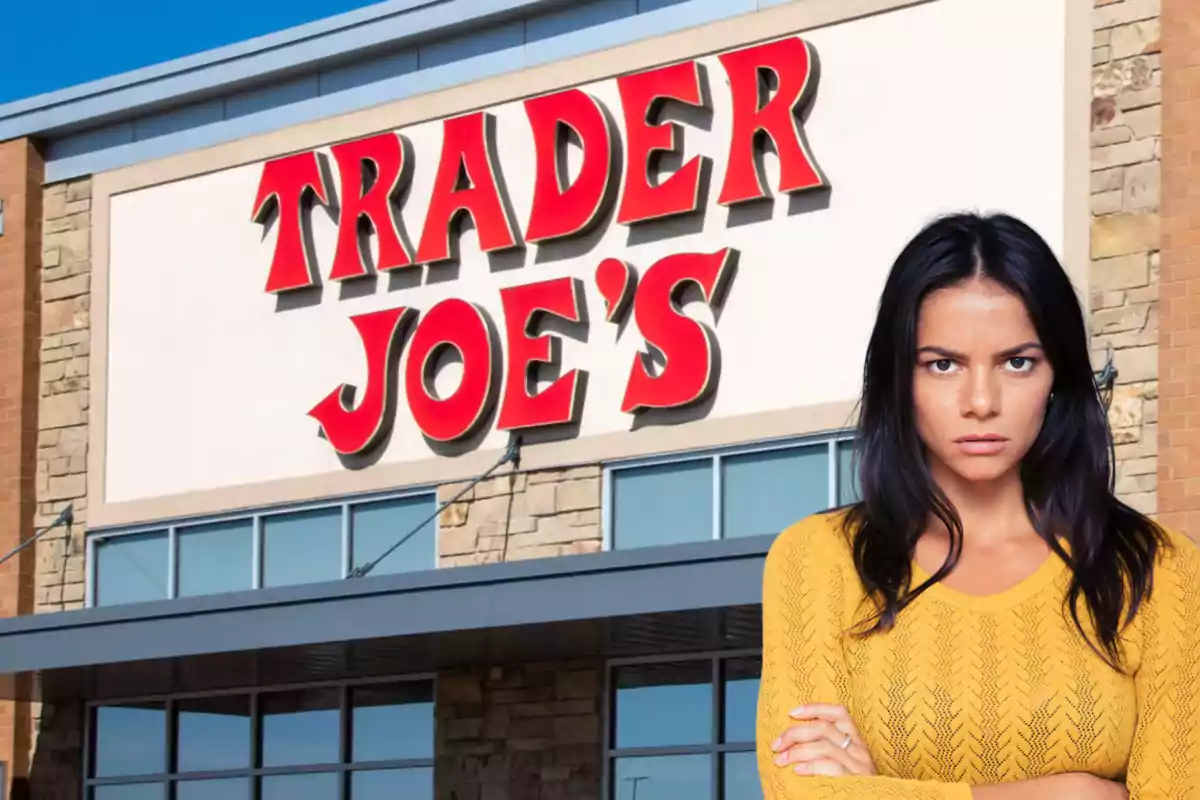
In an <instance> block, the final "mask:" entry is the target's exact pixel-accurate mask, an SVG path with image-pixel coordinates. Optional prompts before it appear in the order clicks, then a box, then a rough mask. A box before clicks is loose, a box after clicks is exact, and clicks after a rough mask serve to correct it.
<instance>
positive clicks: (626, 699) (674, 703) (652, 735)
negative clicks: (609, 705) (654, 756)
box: [614, 661, 713, 749]
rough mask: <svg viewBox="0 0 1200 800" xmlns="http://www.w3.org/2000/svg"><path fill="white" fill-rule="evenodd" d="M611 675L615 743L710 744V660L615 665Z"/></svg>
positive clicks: (657, 744)
mask: <svg viewBox="0 0 1200 800" xmlns="http://www.w3.org/2000/svg"><path fill="white" fill-rule="evenodd" d="M614 679H615V680H614V682H615V684H616V697H615V700H614V714H615V719H616V726H615V731H616V742H615V745H616V747H618V748H622V749H624V748H631V747H670V746H675V745H687V744H705V743H709V742H712V738H713V707H712V700H713V695H712V662H711V661H688V662H683V663H678V664H646V665H639V666H634V667H621V668H619V669H617V670H616V672H615V675H614Z"/></svg>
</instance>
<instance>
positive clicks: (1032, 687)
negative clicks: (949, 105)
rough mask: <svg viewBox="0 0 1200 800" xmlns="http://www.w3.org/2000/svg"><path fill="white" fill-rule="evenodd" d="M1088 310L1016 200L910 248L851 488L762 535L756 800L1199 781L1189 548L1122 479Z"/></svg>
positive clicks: (1140, 793)
mask: <svg viewBox="0 0 1200 800" xmlns="http://www.w3.org/2000/svg"><path fill="white" fill-rule="evenodd" d="M1088 351H1089V348H1088V339H1087V332H1086V329H1085V324H1084V316H1083V313H1082V310H1081V308H1080V305H1079V302H1078V300H1077V298H1076V295H1075V292H1074V289H1073V287H1072V285H1071V282H1070V280H1069V279H1068V277H1067V275H1066V273H1065V272H1064V270H1063V269H1062V267H1061V265H1060V264H1059V263H1058V261H1057V260H1056V258H1055V255H1054V254H1053V252H1052V251H1051V249H1050V248H1049V247H1048V245H1047V244H1046V243H1045V241H1043V239H1042V238H1041V237H1040V236H1039V235H1038V234H1037V233H1035V232H1034V231H1033V230H1032V229H1031V228H1030V227H1028V226H1027V225H1025V224H1023V223H1022V222H1020V221H1019V220H1016V219H1014V218H1012V217H1009V216H1004V215H996V216H988V217H982V216H976V215H956V216H950V217H946V218H942V219H939V220H937V221H935V222H934V223H932V224H931V225H929V226H928V227H927V228H925V229H924V230H923V231H921V232H920V233H919V234H918V235H917V236H916V237H915V238H914V239H913V240H912V241H911V242H910V243H909V244H908V246H907V247H906V248H905V249H904V250H903V252H901V253H900V255H899V257H898V258H897V260H896V262H895V264H894V266H893V268H892V271H891V274H890V275H889V277H888V279H887V283H886V285H885V288H884V290H883V295H882V299H881V301H880V305H879V315H878V320H877V322H876V324H875V329H874V332H873V335H872V337H871V340H870V344H869V349H868V354H867V358H866V365H865V370H864V389H863V398H862V403H861V409H860V423H859V431H858V437H857V442H856V462H857V464H858V476H859V487H860V493H861V498H862V499H861V501H860V502H858V503H857V504H855V505H853V506H851V507H848V508H845V509H839V510H836V511H833V512H829V513H825V514H820V515H816V516H813V517H810V518H808V519H805V520H803V521H800V522H798V523H797V524H795V525H794V526H792V527H791V528H789V529H788V530H786V531H784V532H783V533H782V534H781V535H780V536H779V537H778V538H777V539H776V541H775V543H774V544H773V546H772V548H771V551H770V554H769V555H768V558H767V566H766V570H765V574H764V587H763V591H764V598H763V675H762V683H761V688H760V694H759V708H758V754H759V755H758V758H759V771H760V775H761V778H762V783H763V789H764V793H765V795H766V797H767V799H768V800H801V799H802V798H852V797H853V798H859V797H861V798H914V800H915V799H916V798H947V799H949V798H953V799H954V800H970V798H975V800H1004V799H1005V798H1020V800H1039V798H1055V799H1056V800H1071V798H1125V797H1129V798H1133V799H1134V800H1151V798H1200V553H1198V551H1197V548H1196V547H1195V546H1194V545H1193V544H1192V543H1191V541H1190V540H1188V539H1186V538H1184V537H1182V536H1180V535H1178V534H1176V533H1173V532H1171V531H1168V530H1165V529H1163V528H1161V527H1160V526H1159V525H1157V524H1156V523H1155V522H1154V521H1152V520H1151V519H1149V518H1148V517H1146V516H1144V515H1143V514H1141V513H1138V512H1137V511H1135V510H1134V509H1132V508H1130V507H1129V506H1128V505H1126V504H1124V503H1122V502H1121V501H1120V500H1118V499H1117V498H1116V497H1115V496H1114V494H1113V460H1112V456H1111V453H1112V440H1111V435H1110V431H1109V428H1108V423H1107V419H1106V413H1105V409H1104V405H1103V403H1102V400H1101V398H1100V396H1099V394H1098V392H1097V389H1096V386H1095V382H1094V379H1093V373H1092V366H1091V363H1090V360H1089V352H1088Z"/></svg>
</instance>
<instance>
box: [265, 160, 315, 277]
mask: <svg viewBox="0 0 1200 800" xmlns="http://www.w3.org/2000/svg"><path fill="white" fill-rule="evenodd" d="M309 192H311V193H312V194H313V195H315V196H316V198H317V199H318V200H320V201H321V202H322V203H324V204H326V205H328V204H329V199H328V192H327V191H326V187H325V178H324V176H323V174H322V172H321V165H320V164H319V163H318V162H317V154H316V153H315V152H308V153H297V154H295V155H291V156H285V157H284V158H276V159H274V160H272V161H268V162H267V163H266V164H264V165H263V171H262V177H261V178H260V179H259V182H258V196H257V197H256V198H255V199H254V213H253V215H252V216H251V219H252V220H253V221H254V222H257V223H259V224H260V225H261V224H266V222H267V220H268V219H269V218H270V212H271V209H272V208H278V210H279V221H278V223H277V225H276V227H277V228H278V229H279V235H278V238H277V239H276V240H275V254H274V256H272V258H271V271H270V272H269V273H268V274H267V287H266V290H267V292H268V293H271V294H274V293H276V292H286V291H289V290H291V289H304V288H307V287H309V286H314V285H316V277H315V272H316V269H315V268H316V265H315V263H314V262H315V259H314V258H313V254H312V253H311V252H310V251H309V248H308V244H307V240H308V237H309V233H310V231H309V228H308V224H307V215H306V214H305V211H306V205H307V203H306V200H307V198H308V196H309Z"/></svg>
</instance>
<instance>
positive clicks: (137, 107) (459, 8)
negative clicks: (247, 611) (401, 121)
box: [0, 0, 567, 141]
mask: <svg viewBox="0 0 1200 800" xmlns="http://www.w3.org/2000/svg"><path fill="white" fill-rule="evenodd" d="M565 2H567V0H387V2H381V3H376V4H374V5H371V6H368V7H366V8H360V9H357V10H354V11H349V12H346V13H344V14H339V15H337V16H334V17H330V18H328V19H322V20H318V21H316V22H311V23H308V24H306V25H299V26H296V27H293V28H289V29H287V30H283V31H279V32H277V33H271V34H268V35H265V36H260V37H257V38H254V39H248V40H246V41H243V42H238V43H236V44H231V45H228V46H225V47H220V48H216V49H214V50H209V51H206V52H203V53H198V54H196V55H192V56H187V57H184V58H178V59H174V60H172V61H167V62H165V63H162V64H156V65H153V66H149V67H144V68H142V69H138V70H134V71H132V72H127V73H124V74H121V75H115V76H113V77H110V78H103V79H100V80H96V81H91V82H89V83H84V84H80V85H78V86H71V87H68V88H66V89H61V90H59V91H56V92H50V93H47V94H42V95H38V96H36V97H30V98H26V99H23V100H16V101H13V102H11V103H6V104H0V141H4V140H7V139H14V138H17V137H20V136H46V135H60V134H63V133H68V132H71V131H76V130H81V129H84V128H88V127H91V126H95V125H100V124H103V123H108V122H112V121H114V120H119V119H123V118H125V117H130V116H135V115H138V114H143V113H146V112H148V111H153V110H156V109H159V108H164V107H167V106H174V105H179V104H181V103H186V102H190V101H194V100H200V99H203V98H205V97H208V96H211V95H219V94H225V93H229V92H232V91H235V90H237V89H239V88H243V87H252V86H257V85H259V84H262V83H264V82H270V81H275V80H280V79H283V78H286V77H288V76H290V75H293V74H297V73H300V72H304V71H311V70H313V69H318V68H320V67H322V66H328V65H334V64H341V63H350V62H354V61H358V60H361V59H366V58H371V57H372V56H374V55H376V54H379V53H384V52H391V51H394V50H397V49H399V48H403V47H407V46H410V45H412V44H414V43H416V42H420V41H427V40H429V39H432V38H437V37H442V36H449V35H452V34H454V33H457V32H459V31H463V30H468V29H471V28H477V27H481V26H485V25H489V24H493V23H495V22H498V21H501V20H503V19H505V18H507V17H510V16H514V15H520V14H523V13H528V12H529V11H531V10H534V9H542V8H551V7H553V6H555V5H562V4H563V3H565Z"/></svg>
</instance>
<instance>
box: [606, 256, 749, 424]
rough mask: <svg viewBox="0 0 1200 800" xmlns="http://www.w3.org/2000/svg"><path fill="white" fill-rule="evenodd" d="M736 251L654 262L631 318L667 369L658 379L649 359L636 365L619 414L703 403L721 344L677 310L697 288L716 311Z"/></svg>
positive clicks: (640, 359)
mask: <svg viewBox="0 0 1200 800" xmlns="http://www.w3.org/2000/svg"><path fill="white" fill-rule="evenodd" d="M732 255H733V251H732V250H730V249H729V248H726V249H724V250H719V251H717V252H716V253H712V254H702V253H682V254H679V255H672V256H667V257H666V258H663V259H661V260H659V261H658V262H656V263H655V264H654V265H653V266H651V267H650V269H648V270H646V274H645V275H644V276H643V277H642V280H641V285H639V286H638V290H637V294H636V295H635V296H634V300H633V314H634V319H635V320H636V321H637V326H638V329H639V330H640V331H641V333H642V336H643V337H644V338H645V339H646V343H647V344H648V345H650V346H652V347H654V348H656V349H657V350H658V351H659V352H661V353H662V355H663V358H664V359H666V366H665V367H663V369H662V372H661V373H660V374H659V375H658V376H654V375H651V374H650V372H649V370H648V369H647V368H646V364H645V356H644V355H639V356H638V357H636V358H635V359H634V361H633V369H632V370H631V371H630V374H629V383H628V384H627V385H626V387H625V399H624V400H623V401H622V402H621V411H623V412H626V413H637V412H639V411H641V410H643V409H649V408H675V407H678V406H685V405H690V404H691V403H695V402H698V401H700V400H702V399H703V398H704V397H705V396H706V395H707V394H708V393H709V392H710V391H711V390H712V389H713V388H714V385H715V377H716V376H715V374H714V368H715V366H716V350H717V341H716V337H715V335H714V334H713V332H712V331H710V330H709V329H708V328H707V327H706V326H705V325H703V324H701V323H700V322H697V321H696V320H694V319H692V318H690V317H688V316H685V315H684V313H683V311H682V310H681V309H680V308H679V307H678V305H677V300H678V292H679V291H680V289H682V287H683V286H684V284H687V283H689V282H691V283H695V284H697V285H698V286H699V287H700V289H701V291H703V292H704V299H705V302H707V303H709V305H715V304H716V302H717V298H718V297H719V296H720V294H721V292H722V290H723V288H724V283H725V281H726V280H727V277H728V273H729V269H728V267H729V265H730V263H731V262H732Z"/></svg>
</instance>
